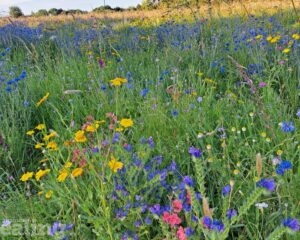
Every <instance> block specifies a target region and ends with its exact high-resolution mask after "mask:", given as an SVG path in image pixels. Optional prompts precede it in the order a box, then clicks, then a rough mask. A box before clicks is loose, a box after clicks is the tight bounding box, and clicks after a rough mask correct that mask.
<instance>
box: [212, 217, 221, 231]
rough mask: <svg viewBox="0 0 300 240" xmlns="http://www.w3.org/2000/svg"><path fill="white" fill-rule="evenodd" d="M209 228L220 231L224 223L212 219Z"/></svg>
mask: <svg viewBox="0 0 300 240" xmlns="http://www.w3.org/2000/svg"><path fill="white" fill-rule="evenodd" d="M211 230H217V231H218V232H222V231H223V230H224V223H222V222H221V221H220V220H217V219H213V222H212V224H211Z"/></svg>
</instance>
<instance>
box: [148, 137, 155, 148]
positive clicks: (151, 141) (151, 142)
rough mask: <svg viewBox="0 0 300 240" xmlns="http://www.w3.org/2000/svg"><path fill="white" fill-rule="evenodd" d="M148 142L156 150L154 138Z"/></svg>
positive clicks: (150, 138)
mask: <svg viewBox="0 0 300 240" xmlns="http://www.w3.org/2000/svg"><path fill="white" fill-rule="evenodd" d="M147 142H148V144H149V146H150V148H154V147H155V142H154V140H153V137H149V138H148V141H147Z"/></svg>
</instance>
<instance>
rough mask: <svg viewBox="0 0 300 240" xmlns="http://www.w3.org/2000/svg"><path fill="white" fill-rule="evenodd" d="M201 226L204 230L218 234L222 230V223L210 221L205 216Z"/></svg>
mask: <svg viewBox="0 0 300 240" xmlns="http://www.w3.org/2000/svg"><path fill="white" fill-rule="evenodd" d="M202 224H203V226H204V227H205V228H208V229H210V230H216V231H218V232H222V231H223V230H224V223H222V222H221V221H220V220H217V219H212V218H210V217H208V216H205V217H204V218H203V219H202Z"/></svg>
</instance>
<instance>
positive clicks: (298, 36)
mask: <svg viewBox="0 0 300 240" xmlns="http://www.w3.org/2000/svg"><path fill="white" fill-rule="evenodd" d="M292 38H293V39H295V40H299V39H300V34H298V33H294V34H293V35H292Z"/></svg>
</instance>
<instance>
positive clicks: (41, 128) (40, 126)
mask: <svg viewBox="0 0 300 240" xmlns="http://www.w3.org/2000/svg"><path fill="white" fill-rule="evenodd" d="M45 128H46V125H45V124H43V123H40V124H39V125H37V126H36V127H35V129H37V130H40V131H41V130H43V129H45Z"/></svg>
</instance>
